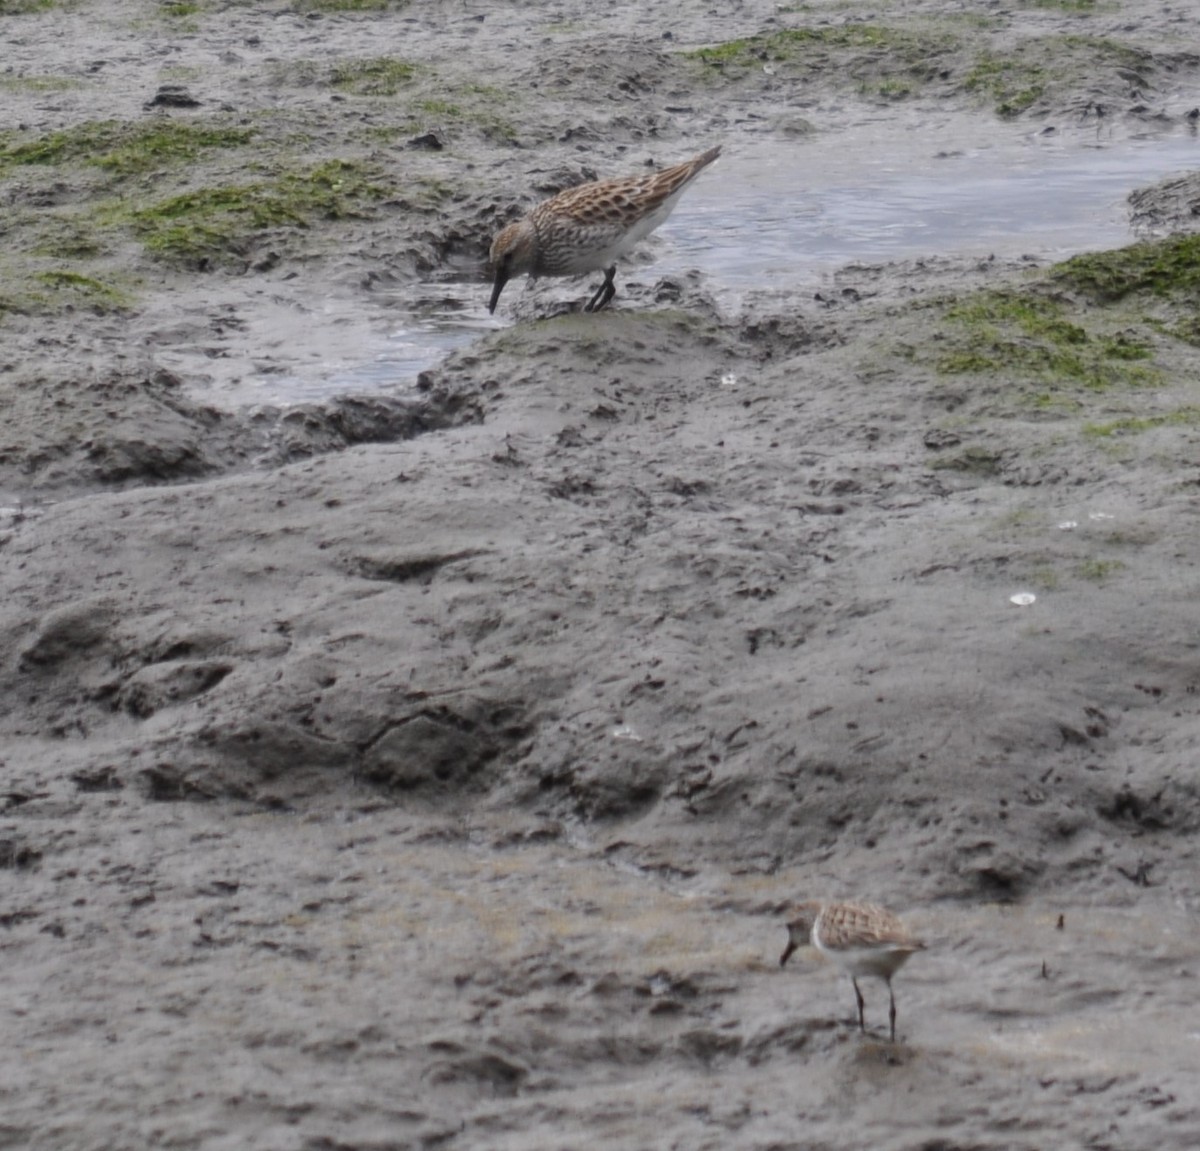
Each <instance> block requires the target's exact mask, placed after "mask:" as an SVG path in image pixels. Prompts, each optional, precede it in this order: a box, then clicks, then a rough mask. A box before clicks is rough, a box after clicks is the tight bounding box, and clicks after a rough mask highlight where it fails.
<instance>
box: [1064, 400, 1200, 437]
mask: <svg viewBox="0 0 1200 1151" xmlns="http://www.w3.org/2000/svg"><path fill="white" fill-rule="evenodd" d="M1197 426H1200V408H1198V407H1191V406H1189V407H1183V408H1176V409H1175V410H1174V411H1170V412H1160V413H1158V414H1157V415H1152V416H1125V417H1123V418H1121V419H1118V420H1108V421H1106V422H1104V423H1098V424H1084V426H1083V434H1084V435H1085V436H1090V437H1093V438H1095V439H1109V438H1110V437H1113V436H1130V435H1141V434H1143V433H1145V432H1151V431H1154V430H1156V429H1157V428H1194V427H1197Z"/></svg>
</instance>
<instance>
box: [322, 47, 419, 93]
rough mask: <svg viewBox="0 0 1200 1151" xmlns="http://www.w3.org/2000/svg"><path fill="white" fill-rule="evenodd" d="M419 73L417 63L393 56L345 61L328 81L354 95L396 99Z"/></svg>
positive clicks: (334, 67)
mask: <svg viewBox="0 0 1200 1151" xmlns="http://www.w3.org/2000/svg"><path fill="white" fill-rule="evenodd" d="M416 74H417V67H416V65H415V64H410V63H409V62H408V61H407V60H397V59H395V58H394V57H391V56H375V57H371V58H369V59H365V60H344V61H342V62H341V63H339V64H335V65H334V66H333V68H332V70H331V72H330V78H329V82H330V84H331V85H332V86H333V87H334V88H337V89H338V90H339V91H341V92H349V93H351V94H352V95H355V96H394V95H395V94H396V93H397V92H399V91H400V90H401V89H402V88H405V87H407V86H408V85H409V84H410V83H411V82H412V79H413V77H414V76H415V75H416Z"/></svg>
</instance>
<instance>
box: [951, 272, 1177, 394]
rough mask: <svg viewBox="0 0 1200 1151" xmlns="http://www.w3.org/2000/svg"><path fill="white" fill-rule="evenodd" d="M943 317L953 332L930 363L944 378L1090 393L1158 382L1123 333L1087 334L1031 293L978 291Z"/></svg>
mask: <svg viewBox="0 0 1200 1151" xmlns="http://www.w3.org/2000/svg"><path fill="white" fill-rule="evenodd" d="M945 316H946V320H947V321H948V322H949V323H950V324H951V325H952V328H951V330H950V331H949V332H948V333H947V337H948V339H947V342H948V344H949V348H948V349H947V350H946V351H944V352H942V354H941V355H940V356H939V357H938V361H937V366H938V369H939V371H942V372H945V373H950V374H958V373H996V374H1002V375H1006V376H1010V377H1011V376H1016V377H1018V379H1023V380H1026V381H1029V380H1033V381H1037V382H1047V383H1052V384H1057V383H1073V384H1081V385H1083V386H1084V387H1087V388H1092V389H1096V390H1100V389H1104V388H1109V387H1114V386H1118V385H1124V386H1144V385H1149V384H1154V383H1157V382H1158V373H1157V372H1156V371H1154V369H1152V368H1149V367H1147V366H1145V365H1143V364H1141V363H1139V362H1138V361H1144V360H1147V359H1149V358H1150V355H1151V349H1150V346H1149V344H1147V343H1145V342H1144V341H1141V340H1139V339H1138V338H1137V337H1136V336H1135V335H1133V334H1130V333H1128V332H1120V333H1117V334H1114V335H1109V334H1100V335H1097V334H1094V333H1092V332H1089V331H1088V330H1087V329H1086V328H1084V327H1082V326H1081V325H1080V324H1077V323H1075V322H1073V321H1072V320H1071V319H1069V318H1068V317H1067V316H1066V315H1065V314H1064V308H1063V305H1062V304H1061V303H1059V302H1058V301H1056V300H1052V299H1050V298H1048V297H1046V296H1043V295H1040V294H1038V293H1035V292H1016V291H1003V290H1001V291H986V292H980V293H978V294H976V295H973V296H969V297H967V298H966V299H964V300H961V301H959V302H958V303H956V304H954V305H952V306H951V307H950V308H949V309H948V310H947V311H946V313H945ZM1041 395H1042V396H1044V395H1045V393H1044V392H1043V393H1041Z"/></svg>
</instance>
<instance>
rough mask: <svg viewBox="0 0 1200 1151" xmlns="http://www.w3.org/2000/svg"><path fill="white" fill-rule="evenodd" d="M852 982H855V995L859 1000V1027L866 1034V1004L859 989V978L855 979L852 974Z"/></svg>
mask: <svg viewBox="0 0 1200 1151" xmlns="http://www.w3.org/2000/svg"><path fill="white" fill-rule="evenodd" d="M850 982H851V983H853V984H854V996H855V998H856V999H857V1000H858V1029H859V1031H861V1032H862V1033H863V1034H864V1035H866V1033H867V1023H866V1020H865V1019H864V1018H863V1007H864V1004H863V997H862V992H861V991H859V989H858V980H857V979H855V978H854V976H853V975H852V976H850Z"/></svg>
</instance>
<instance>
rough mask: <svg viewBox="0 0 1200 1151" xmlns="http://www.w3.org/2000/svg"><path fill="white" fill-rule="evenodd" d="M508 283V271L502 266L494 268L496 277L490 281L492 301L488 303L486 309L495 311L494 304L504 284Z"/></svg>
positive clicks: (497, 300) (498, 298)
mask: <svg viewBox="0 0 1200 1151" xmlns="http://www.w3.org/2000/svg"><path fill="white" fill-rule="evenodd" d="M507 283H508V273H507V272H506V271H505V270H504V269H503V268H497V269H496V279H495V280H494V281H493V282H492V302H491V303H490V304H488V311H489V312H493V313H494V312H495V311H496V304H497V303H498V302H499V300H500V293H501V292H503V291H504V285H505V284H507Z"/></svg>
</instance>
